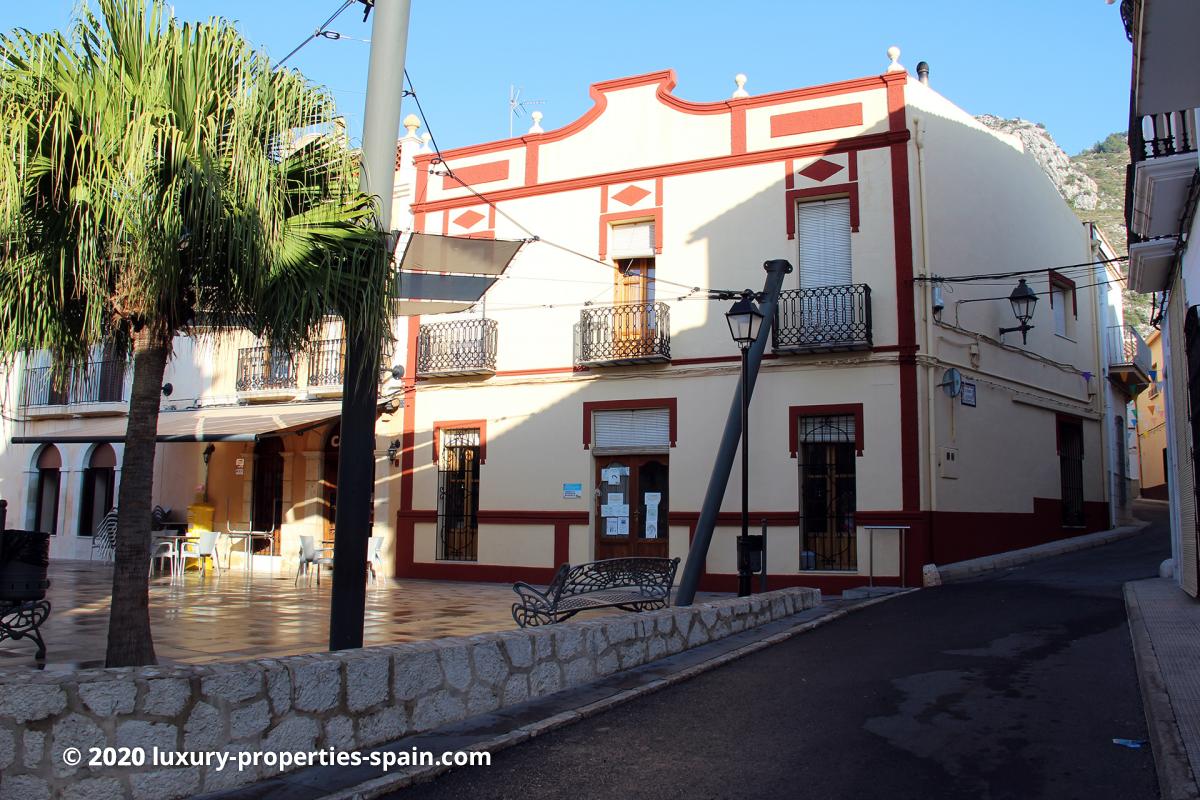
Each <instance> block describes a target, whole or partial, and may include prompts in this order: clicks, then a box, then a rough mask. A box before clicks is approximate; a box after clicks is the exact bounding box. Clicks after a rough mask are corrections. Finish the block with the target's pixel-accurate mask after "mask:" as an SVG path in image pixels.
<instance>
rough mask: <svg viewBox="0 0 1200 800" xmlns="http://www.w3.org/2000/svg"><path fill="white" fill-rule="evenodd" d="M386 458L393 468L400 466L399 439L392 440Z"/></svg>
mask: <svg viewBox="0 0 1200 800" xmlns="http://www.w3.org/2000/svg"><path fill="white" fill-rule="evenodd" d="M387 457H388V461H390V462H392V466H393V467H398V466H400V440H399V439H392V443H391V444H389V445H388V449H387Z"/></svg>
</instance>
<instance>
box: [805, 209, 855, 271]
mask: <svg viewBox="0 0 1200 800" xmlns="http://www.w3.org/2000/svg"><path fill="white" fill-rule="evenodd" d="M796 239H797V241H798V243H799V254H798V260H799V262H800V268H799V269H798V270H797V272H798V273H799V279H800V288H801V289H811V288H814V287H817V286H847V285H849V284H851V283H853V282H854V281H853V280H852V279H851V269H850V199H849V198H847V197H839V198H837V199H835V200H813V201H809V202H803V203H797V204H796Z"/></svg>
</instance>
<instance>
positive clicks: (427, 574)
mask: <svg viewBox="0 0 1200 800" xmlns="http://www.w3.org/2000/svg"><path fill="white" fill-rule="evenodd" d="M555 572H557V570H555V569H552V568H550V567H505V566H497V565H495V564H476V563H458V564H455V563H452V562H448V561H439V562H437V563H436V564H429V563H425V562H416V563H413V564H411V565H409V568H408V569H406V570H405V574H404V575H397V576H396V577H398V578H425V579H428V580H434V581H476V582H478V583H517V582H518V581H525V583H532V584H533V585H534V586H545V585H547V584H548V583H550V581H552V580H554V573H555Z"/></svg>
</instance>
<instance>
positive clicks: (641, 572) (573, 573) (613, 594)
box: [512, 558, 679, 628]
mask: <svg viewBox="0 0 1200 800" xmlns="http://www.w3.org/2000/svg"><path fill="white" fill-rule="evenodd" d="M678 568H679V559H678V558H610V559H606V560H604V561H590V562H588V563H586V564H580V565H579V566H576V567H572V566H571V565H570V564H563V565H562V566H561V567H559V568H558V572H557V573H556V574H555V576H554V580H552V581H551V582H550V585H549V586H547V587H546V590H545V591H538V590H537V589H535V588H534V587H532V586H530V585H529V584H528V583H524V582H521V583H516V584H513V591H514V592H516V593H517V597H519V598H521V599H520V601H519V602H517V603H513V607H512V615H513V619H514V620H516V623H517V625H519V626H521V627H522V628H526V627H531V626H537V625H550V624H553V623H555V622H562V621H563V620H566V619H570V618H571V617H573V616H575V615H576V614H578V613H579V612H580V611H587V610H588V609H593V608H619V609H621V610H623V611H646V610H649V609H654V608H666V607H667V606H668V605H670V604H671V586H672V585H673V584H674V583H675V571H676V570H677V569H678Z"/></svg>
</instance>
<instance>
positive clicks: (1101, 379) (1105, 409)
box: [1084, 222, 1117, 527]
mask: <svg viewBox="0 0 1200 800" xmlns="http://www.w3.org/2000/svg"><path fill="white" fill-rule="evenodd" d="M1084 229H1085V230H1086V231H1087V251H1088V255H1089V256H1090V257H1091V259H1092V260H1093V261H1099V260H1100V257H1099V256H1100V253H1099V250H1100V248H1099V247H1098V246H1097V244H1096V241H1095V239H1094V237H1093V235H1092V223H1090V222H1089V223H1088V224H1087V225H1085V226H1084ZM1106 269H1107V268H1106V267H1105V266H1104V265H1103V264H1097V265H1095V266H1093V275H1095V276H1096V277H1095V278H1094V280H1093V281H1092V282H1093V283H1095V284H1096V287H1095V288H1096V292H1095V294H1094V295H1092V306H1093V318H1092V328H1093V329H1094V330H1093V332H1094V333H1095V340H1096V371H1095V373H1093V374H1094V376H1095V380H1096V399H1097V400H1098V401H1099V403H1100V424H1101V425H1102V426H1103V428H1102V429H1101V431H1100V484H1101V486H1103V494H1102V495H1101V499H1103V500H1104V502H1105V503H1107V505H1108V524H1109V525H1111V526H1113V527H1116V525H1117V509H1116V508H1114V507H1113V498H1114V495H1113V492H1112V477H1111V476H1110V471H1109V468H1108V461H1109V457H1108V456H1109V453H1108V448H1107V447H1105V446H1104V443H1105V442H1106V441H1108V442H1113V427H1114V426H1113V424H1112V423H1113V421H1114V420H1112V419H1111V418H1110V415H1111V412H1112V409H1111V408H1109V405H1108V386H1107V380H1106V379H1105V371H1106V369H1107V367H1108V363H1109V360H1108V356H1107V354H1106V353H1105V341H1106V337H1105V335H1104V334H1105V332H1106V331H1107V330H1108V325H1106V324H1104V322H1105V316H1106V313H1107V312H1106V311H1105V308H1104V303H1103V302H1102V301H1101V297H1102V296H1103V295H1104V291H1102V290H1101V288H1100V287H1102V286H1104V285H1105V284H1104V282H1103V280H1104V278H1102V277H1100V275H1103V274H1104V273H1105V272H1106ZM1104 277H1107V276H1106V275H1105V276H1104ZM1085 519H1086V516H1085Z"/></svg>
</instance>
